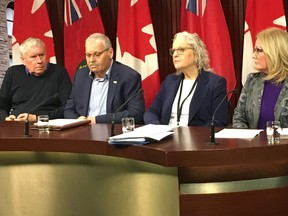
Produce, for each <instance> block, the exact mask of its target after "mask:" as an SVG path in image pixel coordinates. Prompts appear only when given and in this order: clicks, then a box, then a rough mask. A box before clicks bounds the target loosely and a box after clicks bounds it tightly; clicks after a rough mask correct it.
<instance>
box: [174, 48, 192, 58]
mask: <svg viewBox="0 0 288 216" xmlns="http://www.w3.org/2000/svg"><path fill="white" fill-rule="evenodd" d="M187 49H192V48H191V47H179V48H176V49H173V48H171V49H169V53H170V55H171V56H173V55H174V53H175V52H176V53H177V54H178V55H183V54H184V52H185V50H187Z"/></svg>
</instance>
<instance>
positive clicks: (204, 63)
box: [173, 31, 213, 71]
mask: <svg viewBox="0 0 288 216" xmlns="http://www.w3.org/2000/svg"><path fill="white" fill-rule="evenodd" d="M177 38H184V40H185V41H186V42H187V43H188V44H189V46H191V48H192V50H193V52H194V55H195V56H196V59H197V60H196V65H197V69H198V70H199V71H200V70H201V69H202V68H203V69H204V70H206V71H213V69H212V68H211V67H210V63H209V61H210V60H209V56H208V51H207V49H206V46H205V44H204V43H203V42H202V40H201V39H200V37H199V35H198V34H197V33H193V34H191V33H189V32H186V31H183V32H179V33H176V34H175V35H174V38H173V42H174V41H175V40H176V39H177Z"/></svg>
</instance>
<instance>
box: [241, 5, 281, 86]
mask: <svg viewBox="0 0 288 216" xmlns="http://www.w3.org/2000/svg"><path fill="white" fill-rule="evenodd" d="M273 26H274V27H278V28H282V29H283V30H286V19H285V13H284V4H283V0H273V1H270V0H261V1H258V0H247V2H246V17H245V27H244V46H243V63H242V84H243V85H244V84H245V82H246V79H247V75H248V74H249V73H251V72H253V63H252V60H253V59H252V55H253V47H254V45H255V41H256V35H257V33H258V32H259V31H261V30H263V29H265V28H268V27H273ZM254 72H255V71H254Z"/></svg>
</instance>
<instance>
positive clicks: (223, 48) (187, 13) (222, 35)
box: [181, 0, 236, 91]
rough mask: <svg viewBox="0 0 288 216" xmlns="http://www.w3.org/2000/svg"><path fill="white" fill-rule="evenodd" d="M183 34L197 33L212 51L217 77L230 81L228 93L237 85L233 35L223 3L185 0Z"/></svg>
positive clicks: (182, 18)
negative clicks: (232, 47)
mask: <svg viewBox="0 0 288 216" xmlns="http://www.w3.org/2000/svg"><path fill="white" fill-rule="evenodd" d="M181 31H188V32H191V33H194V32H196V33H197V34H198V35H199V36H200V37H201V39H202V40H203V42H204V43H205V45H206V47H207V50H208V52H209V57H210V64H211V67H212V68H213V69H214V71H215V73H216V74H219V75H221V76H222V77H224V78H225V79H226V80H227V90H228V91H230V90H232V89H234V88H235V86H236V78H235V69H234V62H233V55H232V49H231V44H230V35H229V31H228V28H227V24H226V20H225V16H224V14H223V10H222V6H221V2H220V0H209V1H208V0H182V1H181Z"/></svg>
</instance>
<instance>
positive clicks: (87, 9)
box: [64, 0, 105, 78]
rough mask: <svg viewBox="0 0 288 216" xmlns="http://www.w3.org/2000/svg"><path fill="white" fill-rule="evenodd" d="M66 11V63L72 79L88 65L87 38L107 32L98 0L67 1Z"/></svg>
mask: <svg viewBox="0 0 288 216" xmlns="http://www.w3.org/2000/svg"><path fill="white" fill-rule="evenodd" d="M64 10H65V11H64V21H65V23H64V62H65V67H66V69H67V71H68V73H69V75H70V77H71V78H72V77H73V75H74V73H75V71H76V70H77V68H79V67H81V66H85V65H86V63H85V62H86V61H85V40H86V38H87V37H88V36H89V35H90V34H93V33H96V32H98V33H104V32H105V31H104V26H103V23H102V19H101V15H100V11H99V7H98V1H97V0H65V4H64Z"/></svg>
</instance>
